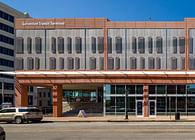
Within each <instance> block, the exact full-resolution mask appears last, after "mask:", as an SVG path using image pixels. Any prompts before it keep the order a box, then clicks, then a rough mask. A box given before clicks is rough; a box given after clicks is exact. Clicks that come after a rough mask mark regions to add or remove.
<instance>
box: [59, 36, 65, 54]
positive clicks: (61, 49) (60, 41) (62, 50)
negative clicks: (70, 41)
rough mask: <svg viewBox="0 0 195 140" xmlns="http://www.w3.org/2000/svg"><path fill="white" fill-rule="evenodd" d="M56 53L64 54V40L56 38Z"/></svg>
mask: <svg viewBox="0 0 195 140" xmlns="http://www.w3.org/2000/svg"><path fill="white" fill-rule="evenodd" d="M58 53H59V54H62V53H64V38H63V37H58Z"/></svg>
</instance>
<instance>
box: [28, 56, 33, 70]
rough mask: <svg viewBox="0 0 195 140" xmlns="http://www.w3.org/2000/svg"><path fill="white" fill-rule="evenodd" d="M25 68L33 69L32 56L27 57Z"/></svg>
mask: <svg viewBox="0 0 195 140" xmlns="http://www.w3.org/2000/svg"><path fill="white" fill-rule="evenodd" d="M27 69H29V70H32V69H34V61H33V58H32V57H28V58H27Z"/></svg>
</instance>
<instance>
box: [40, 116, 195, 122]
mask: <svg viewBox="0 0 195 140" xmlns="http://www.w3.org/2000/svg"><path fill="white" fill-rule="evenodd" d="M42 121H53V122H154V121H156V122H174V121H176V120H175V116H171V117H170V116H157V117H132V116H130V117H129V119H128V120H126V119H125V118H124V116H108V117H86V118H81V117H44V118H43V120H42ZM177 121H180V122H195V116H181V117H180V120H177Z"/></svg>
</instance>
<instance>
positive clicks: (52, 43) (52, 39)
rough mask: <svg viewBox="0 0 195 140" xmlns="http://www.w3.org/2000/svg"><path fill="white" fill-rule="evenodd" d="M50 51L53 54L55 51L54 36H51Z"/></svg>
mask: <svg viewBox="0 0 195 140" xmlns="http://www.w3.org/2000/svg"><path fill="white" fill-rule="evenodd" d="M51 51H52V53H54V54H55V53H56V38H55V37H52V38H51Z"/></svg>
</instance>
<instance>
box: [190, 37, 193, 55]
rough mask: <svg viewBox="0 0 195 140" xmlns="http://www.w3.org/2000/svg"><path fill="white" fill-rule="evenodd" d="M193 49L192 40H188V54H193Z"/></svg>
mask: <svg viewBox="0 0 195 140" xmlns="http://www.w3.org/2000/svg"><path fill="white" fill-rule="evenodd" d="M193 51H194V48H193V38H192V37H190V38H189V53H190V54H193Z"/></svg>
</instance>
